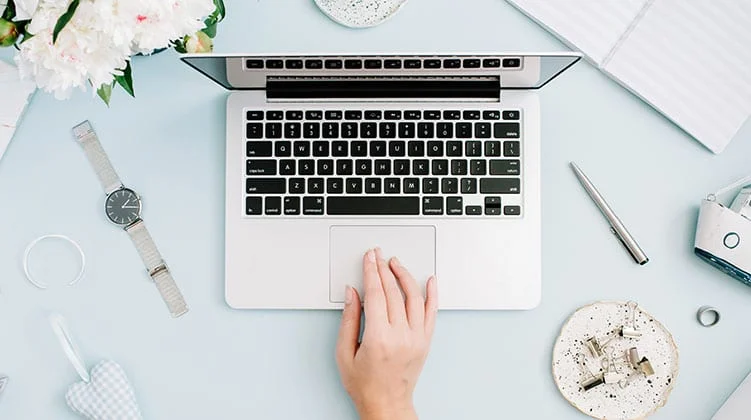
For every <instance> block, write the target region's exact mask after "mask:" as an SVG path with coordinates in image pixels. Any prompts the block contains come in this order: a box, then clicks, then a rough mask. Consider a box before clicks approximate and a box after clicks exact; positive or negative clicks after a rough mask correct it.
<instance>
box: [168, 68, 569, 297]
mask: <svg viewBox="0 0 751 420" xmlns="http://www.w3.org/2000/svg"><path fill="white" fill-rule="evenodd" d="M579 58H580V57H579V55H576V54H568V53H555V54H543V55H525V54H521V55H519V54H513V55H512V54H451V55H420V54H399V55H387V54H380V55H326V54H320V55H307V54H306V55H284V56H281V55H279V56H267V55H263V56H261V55H231V56H218V55H187V56H184V57H183V58H182V59H183V60H184V61H185V62H186V63H187V64H189V65H190V66H191V67H193V68H195V69H196V70H198V71H199V72H201V73H202V74H204V75H205V76H207V77H209V78H211V79H213V80H214V81H215V82H217V83H219V84H220V85H221V86H223V87H224V88H226V89H228V90H229V91H231V93H230V95H229V97H228V99H227V132H226V138H227V140H226V155H227V162H226V204H225V205H226V219H225V228H226V237H225V243H226V248H225V258H226V266H225V269H226V271H225V290H226V300H227V303H228V304H229V305H230V306H231V307H233V308H244V309H337V308H341V307H342V306H343V301H344V290H345V285H347V284H349V285H352V286H354V287H356V288H358V289H360V290H361V286H362V274H361V273H362V256H363V254H364V253H365V252H366V251H367V250H368V249H369V248H373V247H376V246H380V247H381V248H382V249H383V251H384V253H385V254H386V255H388V256H398V257H399V259H400V260H401V261H402V263H403V264H404V265H405V266H406V267H407V268H408V269H409V270H410V271H411V272H412V273H413V274H414V275H415V278H416V279H417V280H418V281H419V282H421V283H422V284H423V286H424V283H425V282H426V280H427V279H428V277H429V276H430V275H432V274H435V275H436V277H437V278H438V285H439V293H440V305H441V308H442V309H531V308H534V307H536V306H537V305H538V304H539V302H540V297H541V233H540V225H541V223H540V213H541V208H540V207H541V206H540V110H539V102H538V98H537V94H536V91H537V90H538V89H539V88H541V87H543V86H544V85H545V84H547V83H548V82H549V81H551V80H552V79H554V78H555V77H556V76H558V75H559V74H561V73H562V72H563V71H565V70H566V69H568V68H570V67H571V66H572V65H573V64H574V63H576V62H577V61H578V60H579ZM361 291H362V290H361Z"/></svg>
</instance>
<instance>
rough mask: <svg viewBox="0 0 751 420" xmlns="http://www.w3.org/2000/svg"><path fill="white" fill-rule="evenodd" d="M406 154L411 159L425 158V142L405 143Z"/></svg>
mask: <svg viewBox="0 0 751 420" xmlns="http://www.w3.org/2000/svg"><path fill="white" fill-rule="evenodd" d="M407 154H408V155H409V156H413V157H422V156H425V142H422V141H418V140H413V141H410V142H409V143H407Z"/></svg>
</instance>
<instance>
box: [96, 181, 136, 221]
mask: <svg viewBox="0 0 751 420" xmlns="http://www.w3.org/2000/svg"><path fill="white" fill-rule="evenodd" d="M104 211H105V212H106V213H107V217H108V218H109V219H110V220H111V221H112V222H113V223H116V224H118V225H129V224H131V223H133V222H135V221H136V220H138V218H139V217H140V216H141V199H140V198H139V197H138V194H136V193H135V192H134V191H133V190H129V189H127V188H123V189H120V190H117V191H115V192H113V193H112V194H110V195H109V196H107V201H106V202H105V208H104Z"/></svg>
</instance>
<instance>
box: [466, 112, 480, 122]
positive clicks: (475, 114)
mask: <svg viewBox="0 0 751 420" xmlns="http://www.w3.org/2000/svg"><path fill="white" fill-rule="evenodd" d="M462 116H463V117H464V119H465V120H479V119H480V116H481V114H480V111H464V112H463V113H462Z"/></svg>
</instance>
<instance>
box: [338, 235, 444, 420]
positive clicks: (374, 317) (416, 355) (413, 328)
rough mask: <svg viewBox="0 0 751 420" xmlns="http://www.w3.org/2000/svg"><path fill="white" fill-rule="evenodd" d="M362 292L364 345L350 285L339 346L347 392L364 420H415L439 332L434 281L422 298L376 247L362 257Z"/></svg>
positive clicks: (403, 272)
mask: <svg viewBox="0 0 751 420" xmlns="http://www.w3.org/2000/svg"><path fill="white" fill-rule="evenodd" d="M400 286H401V290H400ZM363 290H364V292H365V303H364V306H365V317H366V324H365V331H364V333H363V337H362V342H361V343H358V338H359V336H360V312H361V310H362V305H361V304H360V296H359V295H358V293H357V291H356V290H355V289H354V288H352V287H350V286H347V290H346V292H345V307H344V313H343V314H342V324H341V327H340V329H339V340H338V342H337V345H336V361H337V365H338V366H339V373H340V375H341V378H342V383H343V385H344V388H345V389H346V390H347V392H348V393H349V395H350V397H351V398H352V401H353V402H354V404H355V407H356V409H357V412H358V413H359V414H360V418H361V420H412V419H417V414H416V413H415V410H414V406H413V404H412V393H413V392H414V389H415V386H416V385H417V379H418V378H419V376H420V372H421V371H422V368H423V365H424V364H425V359H426V358H427V356H428V350H429V349H430V340H431V339H432V337H433V330H434V328H435V319H436V314H437V312H438V290H437V285H436V280H435V277H430V279H429V280H428V283H427V299H423V297H422V291H421V290H420V286H418V284H417V282H416V281H415V279H414V278H413V277H412V275H411V274H409V272H408V271H407V269H406V268H404V267H403V266H402V265H401V263H400V262H399V260H398V259H396V258H392V259H391V260H390V261H388V262H386V260H384V259H383V256H382V254H381V250H380V249H379V248H376V249H375V250H369V251H368V252H367V253H366V254H365V256H364V257H363ZM402 290H403V291H404V296H402V292H401V291H402ZM405 297H406V299H405Z"/></svg>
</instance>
